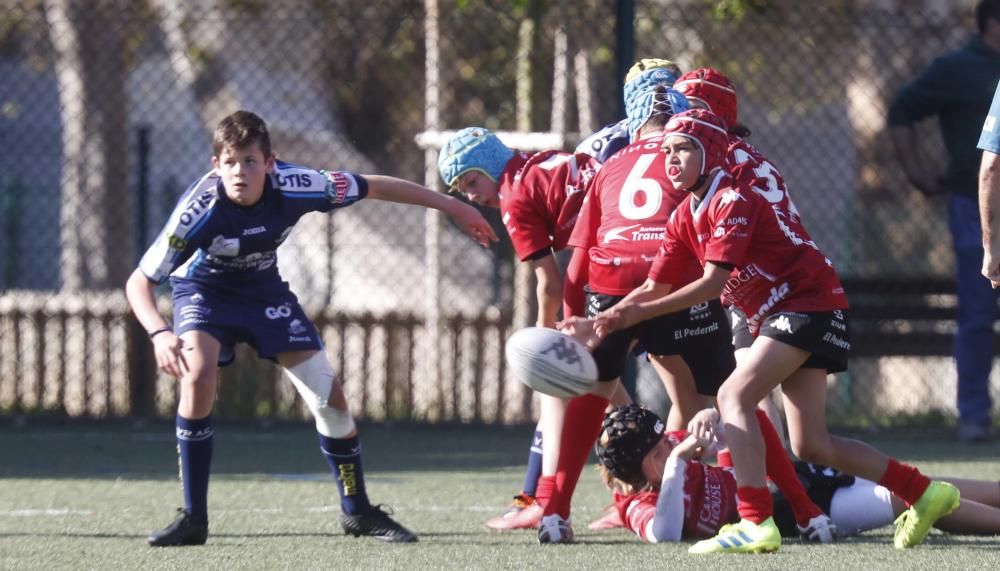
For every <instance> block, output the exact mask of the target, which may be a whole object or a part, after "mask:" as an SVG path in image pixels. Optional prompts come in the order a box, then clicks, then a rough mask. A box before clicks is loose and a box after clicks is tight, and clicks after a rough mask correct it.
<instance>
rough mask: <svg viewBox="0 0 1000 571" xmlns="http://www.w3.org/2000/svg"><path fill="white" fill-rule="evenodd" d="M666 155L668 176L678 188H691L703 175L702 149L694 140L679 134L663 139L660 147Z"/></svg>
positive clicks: (675, 187) (671, 182)
mask: <svg viewBox="0 0 1000 571" xmlns="http://www.w3.org/2000/svg"><path fill="white" fill-rule="evenodd" d="M660 149H661V150H662V151H663V154H664V155H665V156H666V158H665V161H666V164H665V165H664V166H665V167H666V171H667V178H668V179H670V184H671V185H673V187H674V189H676V190H685V189H689V188H691V186H692V185H694V184H695V183H696V182H697V181H698V177H700V176H701V159H702V157H701V149H699V148H698V147H697V146H696V145H695V144H694V142H693V141H692V140H691V139H689V138H687V137H682V136H679V135H671V136H668V137H667V138H666V139H664V140H663V146H662V147H661V148H660Z"/></svg>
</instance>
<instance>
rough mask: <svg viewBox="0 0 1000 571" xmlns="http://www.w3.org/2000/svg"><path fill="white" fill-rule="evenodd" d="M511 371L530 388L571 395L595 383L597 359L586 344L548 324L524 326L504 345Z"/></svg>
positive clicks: (559, 394)
mask: <svg viewBox="0 0 1000 571" xmlns="http://www.w3.org/2000/svg"><path fill="white" fill-rule="evenodd" d="M504 353H505V354H506V355H507V364H508V366H509V367H510V372H511V375H513V376H514V377H515V378H516V379H517V380H519V381H521V382H522V383H524V384H525V385H527V386H529V387H531V388H532V389H534V390H536V391H538V392H540V393H545V394H547V395H551V396H554V397H558V398H561V399H568V398H573V397H576V396H580V395H582V394H586V393H588V392H590V391H591V390H592V389H593V388H594V387H595V386H596V385H597V363H595V362H594V357H593V355H591V354H590V351H588V350H587V346H586V345H584V344H583V343H580V342H579V341H577V340H576V339H575V338H573V337H570V336H569V335H566V334H564V333H561V332H559V331H556V330H555V329H549V328H547V327H525V328H524V329H520V330H518V331H515V332H514V334H513V335H511V336H510V338H509V339H507V345H506V346H505V348H504Z"/></svg>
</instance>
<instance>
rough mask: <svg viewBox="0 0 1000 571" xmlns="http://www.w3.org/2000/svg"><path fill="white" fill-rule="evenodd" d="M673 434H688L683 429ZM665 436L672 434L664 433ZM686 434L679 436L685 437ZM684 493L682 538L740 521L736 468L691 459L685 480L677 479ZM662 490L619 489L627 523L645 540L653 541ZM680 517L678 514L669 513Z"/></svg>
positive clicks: (617, 495) (707, 533)
mask: <svg viewBox="0 0 1000 571" xmlns="http://www.w3.org/2000/svg"><path fill="white" fill-rule="evenodd" d="M670 434H686V433H684V432H683V431H681V432H678V433H670ZM664 437H665V438H666V437H669V436H668V435H664ZM682 439H683V438H681V439H679V440H682ZM674 485H679V486H681V487H682V489H683V493H684V514H683V518H684V523H683V531H682V535H681V537H680V538H678V539H700V538H706V537H712V536H714V535H716V534H717V533H718V532H719V529H720V528H722V526H723V525H725V524H727V523H733V522H736V521H739V519H740V516H739V512H738V511H737V509H736V508H737V504H738V501H737V499H736V476H735V475H734V474H733V469H732V468H719V467H718V466H712V465H709V464H703V463H701V462H699V461H697V460H689V461H687V463H686V466H685V468H684V473H683V481H682V482H676V483H675V484H674ZM659 497H660V490H653V491H645V492H640V493H638V494H630V495H624V494H620V493H615V495H614V499H615V506H616V507H617V508H618V513H619V515H620V516H621V518H622V521H623V522H624V523H625V528H626V529H628V530H629V531H631V532H633V533H635V534H636V535H637V536H638V537H639V538H640V539H642V540H643V541H647V542H648V541H651V540H652V538H651V537H650V536H649V535H648V532H649V531H650V530H649V524H650V522H652V521H653V517H654V516H655V515H656V502H657V500H658V499H659ZM665 515H667V516H668V517H670V516H672V517H677V515H678V514H665Z"/></svg>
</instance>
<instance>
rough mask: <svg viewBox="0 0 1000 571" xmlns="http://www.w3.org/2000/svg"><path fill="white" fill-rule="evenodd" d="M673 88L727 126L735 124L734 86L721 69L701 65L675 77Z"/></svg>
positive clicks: (730, 126)
mask: <svg viewBox="0 0 1000 571" xmlns="http://www.w3.org/2000/svg"><path fill="white" fill-rule="evenodd" d="M674 89H676V90H677V91H680V92H681V93H682V94H683V95H684V97H687V98H688V100H689V101H691V103H692V104H693V103H695V102H698V103H701V104H703V105H704V106H705V107H707V108H708V110H709V111H711V112H712V113H715V114H716V115H718V116H719V117H722V120H723V121H725V122H726V126H727V128H732V127H735V126H736V118H737V105H736V88H735V87H733V82H731V81H729V78H728V77H726V76H725V75H723V73H722V72H721V71H718V70H715V69H712V68H710V67H703V68H700V69H695V70H692V71H689V72H687V73H685V74H684V75H682V76H680V77H679V78H677V81H676V82H675V83H674Z"/></svg>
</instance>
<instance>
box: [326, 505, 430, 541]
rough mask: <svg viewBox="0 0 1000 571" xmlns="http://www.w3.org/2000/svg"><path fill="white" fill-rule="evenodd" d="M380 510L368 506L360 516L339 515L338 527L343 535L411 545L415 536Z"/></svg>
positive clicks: (377, 507) (380, 508) (379, 508)
mask: <svg viewBox="0 0 1000 571" xmlns="http://www.w3.org/2000/svg"><path fill="white" fill-rule="evenodd" d="M389 515H390V514H388V513H386V512H385V511H383V510H382V507H381V506H369V507H368V510H367V511H364V512H362V513H360V514H355V515H348V514H344V513H342V514H340V526H341V527H343V528H344V533H346V534H349V535H353V536H354V537H360V536H362V535H367V536H371V537H374V538H375V539H377V540H379V541H385V542H388V543H412V542H415V541H416V540H417V536H416V535H414V533H413V532H412V531H410V530H408V529H406V528H405V527H403V526H401V525H399V523H397V522H396V520H394V519H392V518H391V517H389Z"/></svg>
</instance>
